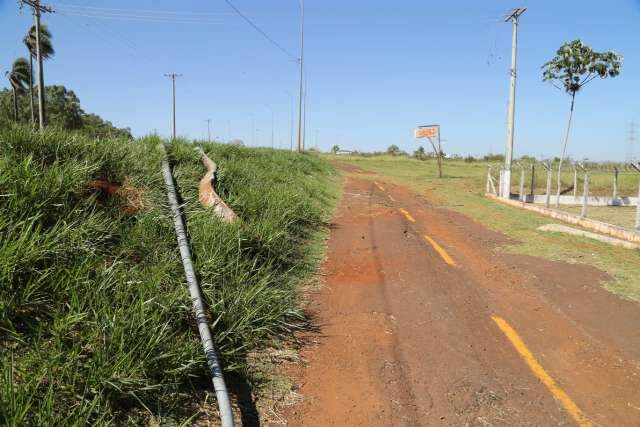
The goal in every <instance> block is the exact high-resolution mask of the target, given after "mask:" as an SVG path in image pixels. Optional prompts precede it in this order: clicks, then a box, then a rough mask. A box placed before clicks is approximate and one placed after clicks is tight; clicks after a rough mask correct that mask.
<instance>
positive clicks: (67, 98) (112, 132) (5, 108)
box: [0, 59, 132, 138]
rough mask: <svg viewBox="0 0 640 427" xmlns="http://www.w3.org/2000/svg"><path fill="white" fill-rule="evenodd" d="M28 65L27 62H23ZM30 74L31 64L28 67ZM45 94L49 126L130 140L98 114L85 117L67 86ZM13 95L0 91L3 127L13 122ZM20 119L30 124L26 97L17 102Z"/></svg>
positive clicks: (51, 88) (128, 134)
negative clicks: (29, 67)
mask: <svg viewBox="0 0 640 427" xmlns="http://www.w3.org/2000/svg"><path fill="white" fill-rule="evenodd" d="M24 60H25V61H26V59H24ZM27 71H28V64H27ZM45 93H46V96H47V100H48V106H49V110H48V112H49V120H48V121H49V124H50V125H51V126H54V127H57V128H61V129H67V130H78V131H80V132H82V133H83V134H86V135H89V136H92V137H100V138H107V137H118V138H131V137H132V136H131V130H130V129H128V128H117V127H115V126H113V124H112V123H111V122H109V121H106V120H103V119H102V118H101V117H99V116H97V115H95V114H89V113H86V112H85V111H84V110H83V109H82V107H81V105H80V100H79V99H78V97H77V96H76V94H75V93H74V92H73V91H72V90H70V89H67V88H65V87H64V86H46V87H45ZM11 98H12V93H11V92H10V91H8V90H6V89H2V90H0V123H5V122H8V121H9V120H8V119H13V116H14V112H13V110H14V108H15V106H14V105H13V104H14V103H13V100H12V99H11ZM18 119H19V120H20V121H29V102H28V101H27V100H26V97H19V98H18Z"/></svg>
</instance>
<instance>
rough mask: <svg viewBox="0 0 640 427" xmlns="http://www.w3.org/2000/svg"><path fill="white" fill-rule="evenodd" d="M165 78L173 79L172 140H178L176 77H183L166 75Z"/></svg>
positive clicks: (172, 74) (180, 75)
mask: <svg viewBox="0 0 640 427" xmlns="http://www.w3.org/2000/svg"><path fill="white" fill-rule="evenodd" d="M165 77H169V78H171V87H172V89H173V122H172V128H173V132H172V140H175V139H176V77H182V74H175V73H171V74H165Z"/></svg>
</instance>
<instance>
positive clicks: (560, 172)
mask: <svg viewBox="0 0 640 427" xmlns="http://www.w3.org/2000/svg"><path fill="white" fill-rule="evenodd" d="M575 101H576V93H575V92H573V93H572V94H571V109H570V110H569V124H568V125H567V134H566V135H565V137H564V145H563V146H562V155H561V156H560V164H559V165H558V193H557V197H556V208H559V207H560V193H561V191H562V163H563V162H564V156H565V155H566V153H567V145H568V144H569V132H570V131H571V121H572V120H573V106H574V104H575Z"/></svg>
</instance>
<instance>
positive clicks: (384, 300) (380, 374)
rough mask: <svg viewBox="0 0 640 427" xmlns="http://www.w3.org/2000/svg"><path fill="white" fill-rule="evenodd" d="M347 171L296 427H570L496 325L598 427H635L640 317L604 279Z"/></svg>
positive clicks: (314, 307) (292, 414) (317, 296)
mask: <svg viewBox="0 0 640 427" xmlns="http://www.w3.org/2000/svg"><path fill="white" fill-rule="evenodd" d="M349 172H351V174H349V175H348V177H347V180H346V184H345V189H344V197H343V200H342V202H341V205H340V207H339V209H338V211H337V214H336V217H335V227H334V229H333V230H332V232H331V237H330V240H329V247H328V258H327V261H326V263H325V266H324V269H325V272H326V284H325V286H324V287H323V288H321V289H320V290H318V291H317V292H315V293H314V294H313V295H312V297H311V304H310V310H311V312H312V313H314V315H315V316H316V318H317V321H318V322H319V324H320V326H321V334H320V336H319V337H315V339H316V341H317V342H318V343H317V344H316V345H310V346H307V347H305V348H304V349H303V351H302V356H303V360H304V361H305V366H303V367H300V368H299V371H298V372H297V373H295V374H294V377H295V379H296V380H297V383H298V384H299V391H300V393H301V394H302V395H303V401H302V403H300V404H299V405H297V406H295V407H292V408H289V409H288V411H287V413H286V418H287V420H288V423H289V425H293V426H302V425H304V426H330V425H353V426H378V425H379V426H387V425H394V426H395V425H399V426H400V425H402V426H404V425H412V426H413V425H446V426H460V425H472V426H476V425H477V426H486V425H502V426H514V425H521V426H529V425H532V426H533V425H574V424H575V421H574V420H573V418H571V416H570V415H569V414H568V413H567V412H566V411H565V409H564V408H563V407H562V405H561V404H560V403H559V402H557V401H556V400H555V399H554V397H553V396H552V394H551V393H550V392H549V390H548V389H547V388H546V387H545V386H544V385H543V384H542V383H541V382H540V381H539V380H538V379H537V378H536V377H535V376H534V375H533V373H532V372H531V370H530V369H529V367H528V366H527V364H526V363H525V362H524V360H523V359H522V358H521V357H520V356H519V354H518V353H517V351H516V350H515V349H514V347H513V346H512V344H511V343H510V341H509V340H508V339H507V338H506V337H505V335H504V334H503V333H502V332H501V331H500V329H499V328H498V327H497V326H496V324H495V323H494V321H493V320H492V319H491V315H493V314H496V315H498V316H500V317H502V318H504V319H505V320H506V321H507V322H509V324H510V325H511V326H512V327H513V328H514V329H515V330H516V331H517V332H518V333H519V335H520V336H521V337H522V339H523V340H524V342H525V343H526V345H527V346H528V348H529V349H530V350H531V352H532V353H533V355H534V356H535V357H536V358H537V360H538V361H539V362H540V364H541V365H542V366H543V367H544V369H545V370H546V372H547V373H548V374H549V375H550V376H551V377H552V378H553V379H554V380H555V381H556V383H557V384H558V386H559V387H560V388H562V389H563V390H564V391H565V392H566V393H567V394H568V396H570V397H571V398H572V399H573V401H574V402H575V403H576V404H577V405H578V407H580V409H582V410H583V412H584V414H585V415H586V416H587V417H588V418H589V419H590V420H591V421H592V422H594V423H595V424H596V425H611V426H627V425H628V426H638V425H640V393H639V392H638V391H639V390H640V363H639V360H640V305H638V304H637V303H633V302H629V301H625V300H622V299H620V298H618V297H616V296H614V295H612V294H610V293H608V292H607V291H605V290H603V289H602V287H601V282H602V281H604V280H606V278H607V276H606V275H605V274H604V273H602V272H600V271H599V270H596V269H594V268H591V267H588V266H579V265H569V264H564V263H558V262H550V261H546V260H543V259H540V258H534V257H528V256H516V255H505V254H503V253H499V252H497V251H495V249H496V248H498V247H499V246H500V245H502V244H504V243H506V242H507V241H508V240H507V238H506V237H505V236H503V235H501V234H498V233H495V232H492V231H489V230H487V229H486V228H484V227H483V226H481V225H480V224H478V223H476V222H474V221H472V220H470V219H468V218H467V217H465V216H463V215H461V214H459V213H456V212H453V211H450V210H447V209H442V208H438V207H434V206H432V205H430V204H429V202H428V201H427V200H425V199H424V198H423V197H416V195H415V194H412V193H411V192H409V191H408V190H407V189H405V188H403V187H401V186H398V185H393V184H389V183H384V182H381V181H378V182H379V183H380V184H381V185H382V186H383V187H384V189H385V191H384V192H383V191H382V190H380V189H379V188H377V187H376V186H375V184H374V183H373V181H372V179H379V178H380V177H376V176H371V175H365V174H362V173H359V171H358V170H357V169H350V170H349ZM389 194H390V195H391V196H392V198H393V200H395V201H393V200H392V199H391V198H389ZM400 207H402V208H404V209H406V210H407V211H409V212H410V213H411V215H412V216H413V217H414V218H415V219H416V222H415V223H412V222H409V221H408V220H407V219H406V218H405V217H404V216H403V215H402V214H401V213H400V212H399V210H398V208H400ZM424 234H428V235H429V236H430V237H431V238H433V239H434V240H435V241H436V242H438V243H439V244H440V245H441V246H442V247H443V248H444V249H445V250H446V251H447V252H448V253H449V254H450V255H451V257H453V259H454V260H455V261H456V264H457V265H456V266H450V265H448V264H446V263H445V262H444V261H443V259H442V258H441V257H440V255H438V253H437V252H436V251H435V250H434V249H433V248H432V247H431V245H429V244H428V243H427V242H425V240H424V239H423V237H422V236H423V235H424Z"/></svg>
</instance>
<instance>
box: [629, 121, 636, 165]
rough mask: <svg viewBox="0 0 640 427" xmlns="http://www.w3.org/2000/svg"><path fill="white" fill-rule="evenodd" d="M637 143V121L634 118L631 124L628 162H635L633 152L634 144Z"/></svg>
mask: <svg viewBox="0 0 640 427" xmlns="http://www.w3.org/2000/svg"><path fill="white" fill-rule="evenodd" d="M635 143H636V123H635V122H634V121H633V120H632V121H631V124H630V125H629V151H628V152H627V162H628V163H633V161H634V160H635V155H634V152H633V149H634V145H635Z"/></svg>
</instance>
